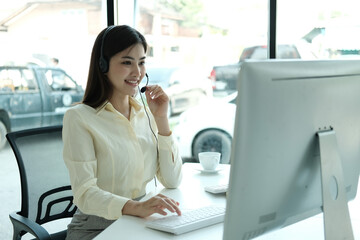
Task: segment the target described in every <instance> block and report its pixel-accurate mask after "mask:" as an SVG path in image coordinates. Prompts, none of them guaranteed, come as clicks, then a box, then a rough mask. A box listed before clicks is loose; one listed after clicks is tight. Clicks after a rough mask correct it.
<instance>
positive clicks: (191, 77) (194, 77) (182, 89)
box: [146, 66, 212, 116]
mask: <svg viewBox="0 0 360 240" xmlns="http://www.w3.org/2000/svg"><path fill="white" fill-rule="evenodd" d="M146 72H147V74H148V76H149V84H158V85H160V86H161V87H162V88H163V89H164V91H165V92H166V94H167V95H168V96H169V98H170V104H169V115H170V116H171V115H175V114H179V113H181V112H183V111H185V110H186V109H188V108H190V107H192V106H196V105H197V104H199V103H201V102H202V101H203V100H204V99H207V98H209V97H212V85H211V81H210V80H209V79H208V78H207V74H206V70H204V69H203V68H200V67H196V66H192V67H190V66H182V67H154V66H149V67H146Z"/></svg>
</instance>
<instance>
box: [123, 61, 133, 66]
mask: <svg viewBox="0 0 360 240" xmlns="http://www.w3.org/2000/svg"><path fill="white" fill-rule="evenodd" d="M122 64H125V65H131V62H130V61H124V62H122Z"/></svg>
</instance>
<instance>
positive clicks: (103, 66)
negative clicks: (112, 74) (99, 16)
mask: <svg viewBox="0 0 360 240" xmlns="http://www.w3.org/2000/svg"><path fill="white" fill-rule="evenodd" d="M114 27H115V26H110V27H108V28H107V29H106V30H105V32H104V35H103V37H102V39H101V46H100V57H99V68H100V71H101V72H102V73H107V72H108V71H109V61H108V59H106V58H105V56H104V42H105V38H106V35H107V34H108V33H109V32H110V31H111V29H113V28H114Z"/></svg>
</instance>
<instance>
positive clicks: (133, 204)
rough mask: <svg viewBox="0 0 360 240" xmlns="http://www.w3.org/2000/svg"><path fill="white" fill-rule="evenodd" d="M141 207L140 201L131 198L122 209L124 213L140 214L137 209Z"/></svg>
mask: <svg viewBox="0 0 360 240" xmlns="http://www.w3.org/2000/svg"><path fill="white" fill-rule="evenodd" d="M138 208H139V202H137V201H133V200H129V201H127V202H126V203H125V205H124V207H123V209H122V215H132V216H138V214H137V210H138Z"/></svg>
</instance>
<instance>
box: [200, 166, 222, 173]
mask: <svg viewBox="0 0 360 240" xmlns="http://www.w3.org/2000/svg"><path fill="white" fill-rule="evenodd" d="M196 170H198V171H200V172H201V173H207V174H214V173H218V172H219V171H221V170H223V169H222V168H221V167H218V168H217V169H215V170H205V169H203V168H196Z"/></svg>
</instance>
